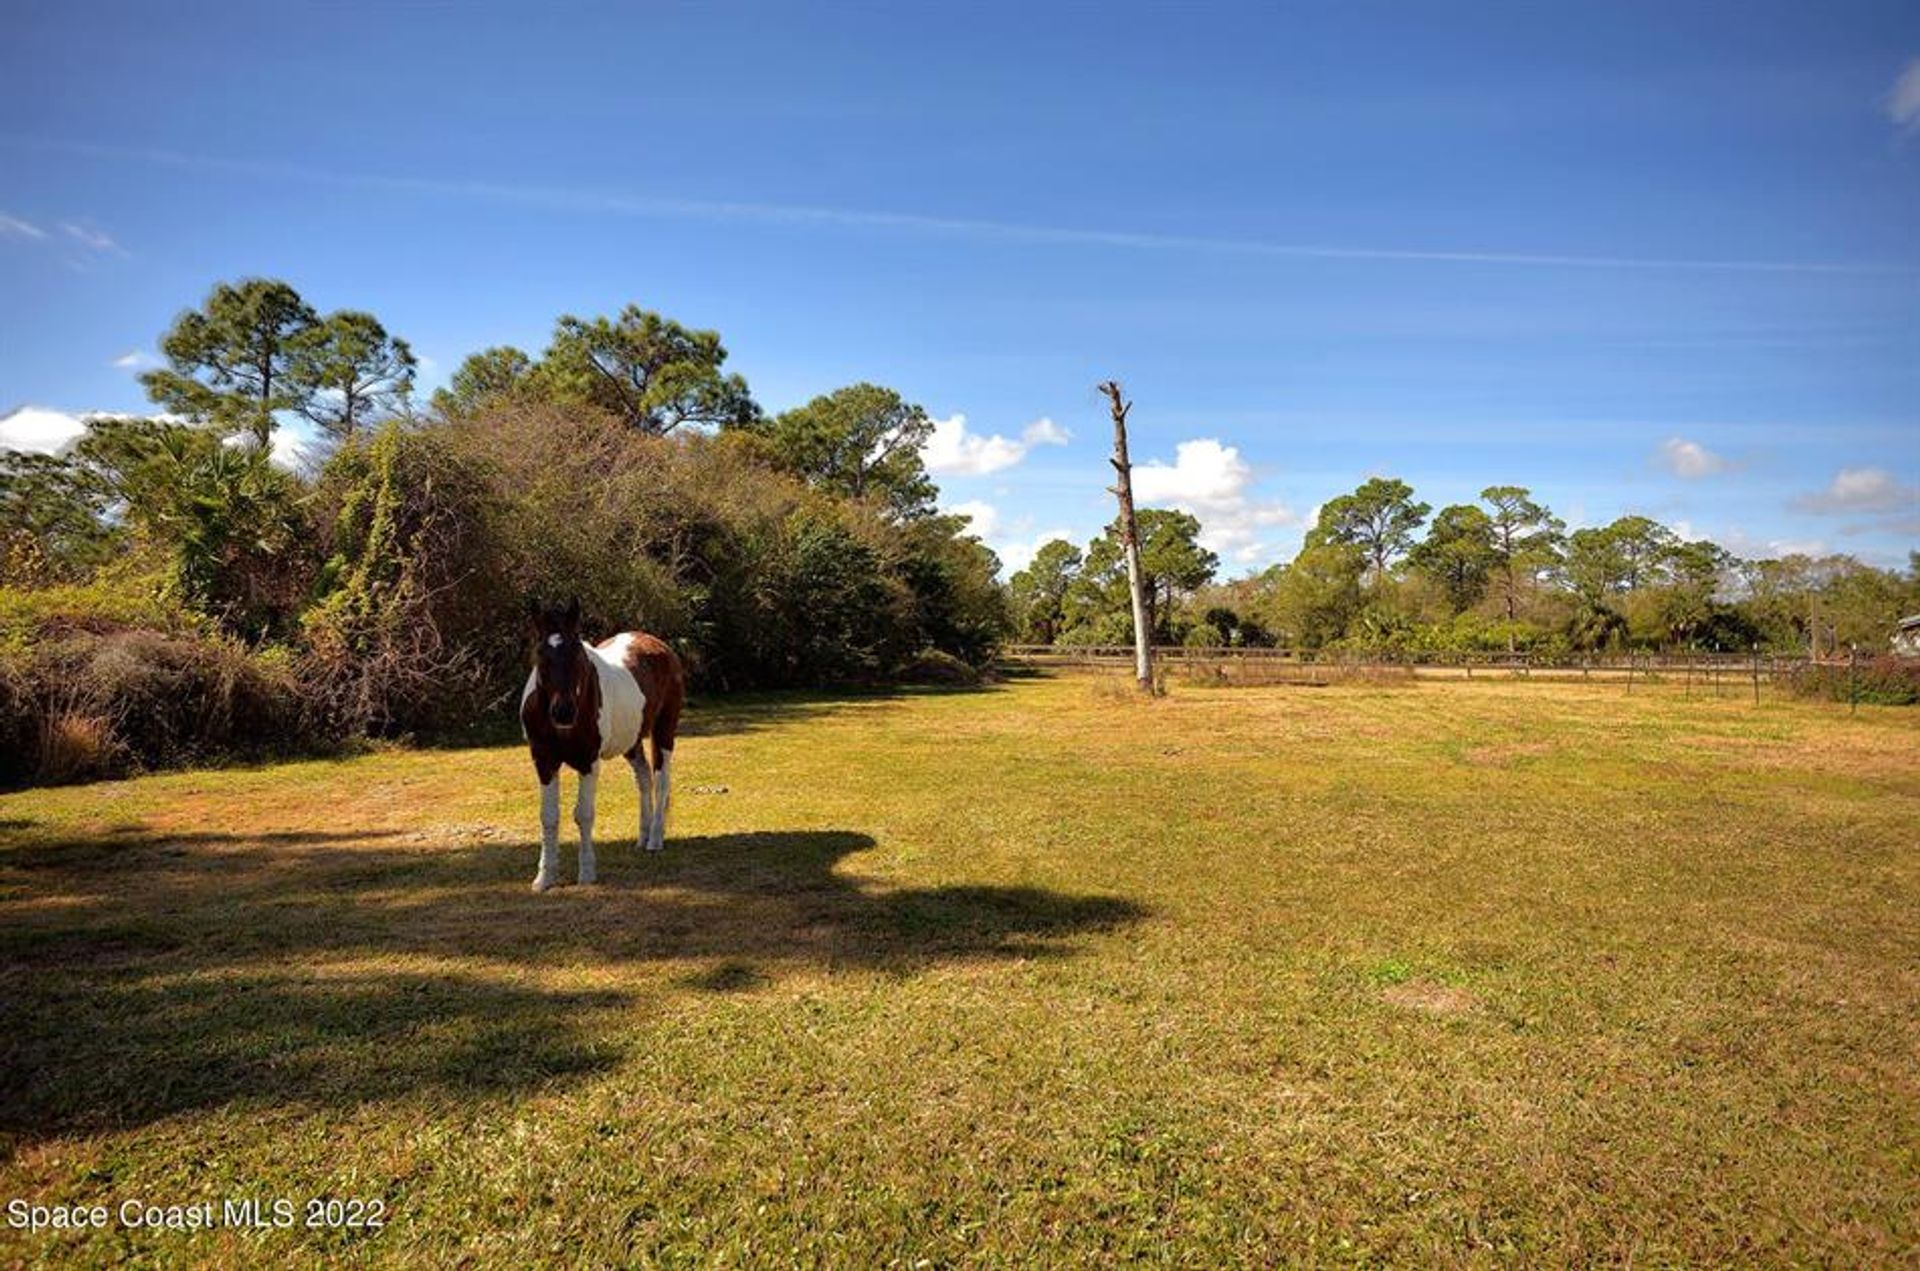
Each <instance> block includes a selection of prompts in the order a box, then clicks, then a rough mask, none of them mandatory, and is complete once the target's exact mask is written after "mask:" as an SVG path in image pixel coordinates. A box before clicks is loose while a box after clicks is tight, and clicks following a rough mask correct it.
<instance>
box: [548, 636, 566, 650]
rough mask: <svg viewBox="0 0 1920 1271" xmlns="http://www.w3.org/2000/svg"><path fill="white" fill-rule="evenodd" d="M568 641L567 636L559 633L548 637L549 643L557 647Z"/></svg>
mask: <svg viewBox="0 0 1920 1271" xmlns="http://www.w3.org/2000/svg"><path fill="white" fill-rule="evenodd" d="M566 642H567V639H566V637H565V636H562V635H559V634H557V633H556V634H554V635H550V636H548V637H547V644H548V645H550V646H551V647H553V648H556V649H557V648H559V647H560V646H561V645H563V644H565V643H566Z"/></svg>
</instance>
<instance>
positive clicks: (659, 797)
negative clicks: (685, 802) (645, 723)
mask: <svg viewBox="0 0 1920 1271" xmlns="http://www.w3.org/2000/svg"><path fill="white" fill-rule="evenodd" d="M679 732H680V709H679V707H678V706H668V707H667V708H666V709H664V710H662V711H661V712H660V714H659V715H658V716H656V717H655V719H654V721H653V832H652V836H651V837H650V838H649V839H648V841H647V850H648V851H652V852H657V851H659V850H660V849H661V848H663V847H665V846H666V845H667V800H668V797H669V796H670V795H671V794H672V793H673V740H674V738H675V737H676V736H678V735H679Z"/></svg>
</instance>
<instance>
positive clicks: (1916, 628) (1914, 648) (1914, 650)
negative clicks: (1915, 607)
mask: <svg viewBox="0 0 1920 1271" xmlns="http://www.w3.org/2000/svg"><path fill="white" fill-rule="evenodd" d="M1893 651H1894V652H1895V653H1898V654H1901V655H1902V656H1904V657H1910V658H1920V613H1916V614H1914V615H1913V616H1912V617H1908V618H1902V619H1900V621H1899V623H1898V624H1896V625H1895V626H1894V628H1893Z"/></svg>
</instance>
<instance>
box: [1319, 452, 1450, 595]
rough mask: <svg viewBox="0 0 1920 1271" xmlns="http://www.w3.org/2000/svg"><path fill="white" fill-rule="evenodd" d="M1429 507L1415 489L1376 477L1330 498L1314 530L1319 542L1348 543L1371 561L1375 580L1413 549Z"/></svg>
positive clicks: (1378, 579)
mask: <svg viewBox="0 0 1920 1271" xmlns="http://www.w3.org/2000/svg"><path fill="white" fill-rule="evenodd" d="M1429 511H1431V508H1430V507H1429V505H1427V504H1425V503H1416V502H1414V499H1413V487H1412V486H1410V485H1408V484H1407V483H1406V482H1404V481H1400V480H1396V479H1394V478H1392V477H1374V478H1372V479H1371V480H1369V481H1367V482H1365V483H1364V484H1363V485H1361V486H1360V488H1359V489H1357V490H1355V491H1354V492H1353V493H1352V494H1343V495H1341V496H1339V497H1338V498H1335V499H1329V500H1328V501H1327V502H1326V503H1325V504H1324V505H1323V506H1322V507H1321V509H1320V519H1319V522H1318V523H1317V524H1316V525H1315V526H1314V528H1313V530H1312V536H1313V539H1314V541H1315V542H1316V543H1345V544H1349V545H1351V546H1354V547H1357V548H1359V549H1360V551H1361V553H1362V554H1363V555H1364V556H1365V557H1366V558H1367V560H1368V562H1369V565H1370V569H1371V572H1372V574H1373V580H1374V581H1375V582H1376V583H1377V582H1379V581H1380V580H1381V579H1383V578H1385V577H1386V574H1387V566H1388V565H1389V564H1390V563H1392V562H1393V561H1394V560H1395V559H1397V558H1399V557H1401V556H1404V555H1406V553H1407V551H1408V550H1409V549H1410V548H1411V547H1412V546H1413V534H1414V531H1415V530H1417V529H1419V528H1420V524H1421V522H1423V521H1425V520H1426V519H1427V513H1428V512H1429Z"/></svg>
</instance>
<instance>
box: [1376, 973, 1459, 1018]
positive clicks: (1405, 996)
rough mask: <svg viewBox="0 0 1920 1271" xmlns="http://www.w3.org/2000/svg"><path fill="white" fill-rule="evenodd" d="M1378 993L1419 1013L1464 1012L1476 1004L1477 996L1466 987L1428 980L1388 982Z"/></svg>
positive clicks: (1448, 1013)
mask: <svg viewBox="0 0 1920 1271" xmlns="http://www.w3.org/2000/svg"><path fill="white" fill-rule="evenodd" d="M1380 997H1381V1000H1383V1001H1386V1002H1389V1003H1391V1004H1393V1005H1394V1006H1399V1007H1404V1008H1405V1009H1407V1010H1410V1011H1419V1012H1420V1013H1421V1014H1423V1015H1464V1014H1466V1013H1467V1012H1468V1011H1471V1010H1474V1009H1476V1008H1478V1007H1479V1005H1480V999H1479V998H1478V997H1476V996H1475V995H1474V994H1473V993H1472V992H1470V991H1469V990H1467V989H1463V988H1459V987H1456V986H1455V985H1451V984H1437V983H1435V982H1434V981H1432V980H1409V981H1407V982H1406V983H1405V984H1395V985H1391V986H1389V987H1388V988H1386V989H1383V990H1382V991H1381V993H1380Z"/></svg>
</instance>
